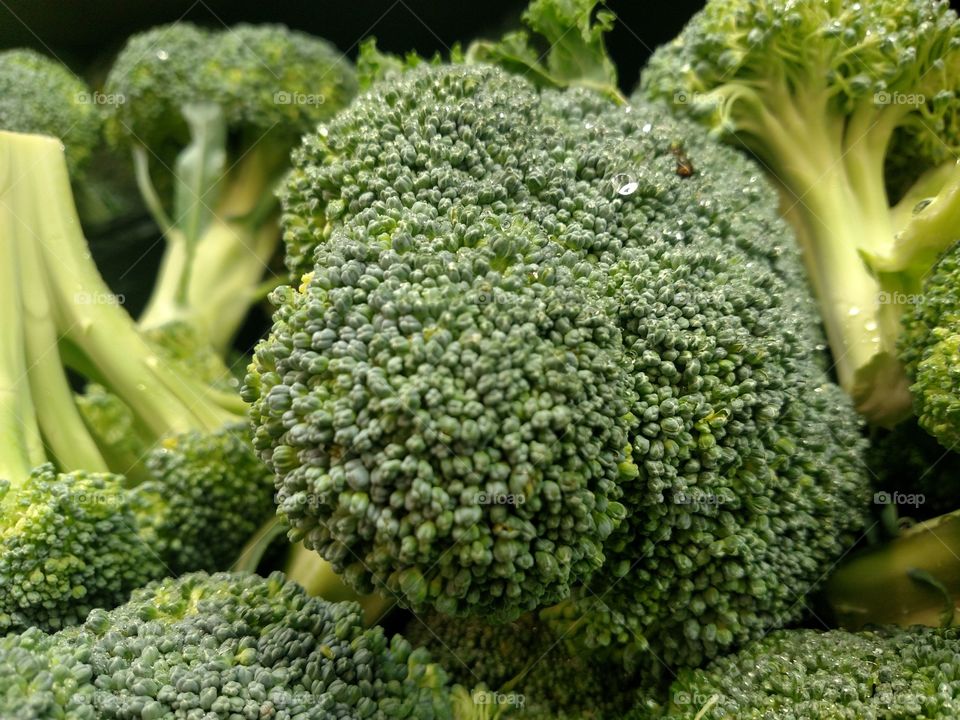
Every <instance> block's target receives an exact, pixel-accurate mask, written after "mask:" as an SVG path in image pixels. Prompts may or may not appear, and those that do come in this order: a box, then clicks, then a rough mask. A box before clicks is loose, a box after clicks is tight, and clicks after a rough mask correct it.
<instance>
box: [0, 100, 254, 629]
mask: <svg viewBox="0 0 960 720" xmlns="http://www.w3.org/2000/svg"><path fill="white" fill-rule="evenodd" d="M24 101H25V102H29V97H26V98H25V100H24ZM0 155H2V157H3V160H4V167H5V168H6V169H7V173H6V174H5V175H4V178H5V180H6V181H5V182H4V183H3V185H2V186H0V224H2V227H3V228H4V243H3V252H4V254H5V257H4V261H3V263H2V265H3V271H4V272H5V273H7V274H8V275H9V277H8V278H7V279H6V280H5V282H4V283H3V284H2V285H3V287H2V291H3V293H5V295H4V300H3V302H2V303H0V305H2V308H3V312H4V317H5V321H4V325H5V329H6V330H7V331H8V332H9V337H8V338H7V339H6V341H5V342H4V350H5V352H6V355H5V356H4V358H3V363H4V367H3V368H2V370H3V372H2V377H3V394H4V397H5V399H6V398H9V402H8V403H7V404H6V407H4V408H3V410H2V414H3V416H4V417H3V418H2V420H0V422H3V423H4V425H5V427H6V428H7V429H6V430H5V431H4V433H3V438H4V442H5V446H4V448H3V465H4V467H3V468H2V472H0V478H2V483H3V489H2V495H3V497H2V500H0V502H2V504H3V514H2V516H0V517H2V523H0V529H2V532H0V541H2V544H3V547H2V550H0V558H2V570H0V629H2V630H4V631H6V630H10V629H18V628H22V627H24V626H29V625H39V626H42V627H45V628H56V627H59V626H62V625H68V624H71V623H76V622H78V621H80V620H82V619H83V617H84V616H85V614H86V613H87V612H88V611H89V610H90V609H91V608H94V607H109V606H113V605H115V604H116V603H118V602H121V601H123V600H124V599H125V598H126V597H127V596H128V594H129V592H130V590H131V589H132V588H134V587H137V586H139V585H141V584H143V583H144V582H145V581H146V580H148V579H151V578H157V577H162V576H163V575H164V574H166V573H168V572H170V571H171V570H170V568H171V567H173V566H175V567H176V568H177V569H178V570H190V569H197V568H196V567H191V566H190V563H192V562H194V561H198V560H199V559H203V560H204V561H206V559H208V558H209V559H210V561H211V562H212V561H213V560H214V558H215V559H216V560H217V562H225V561H226V558H224V557H223V556H224V555H225V552H226V550H225V549H226V548H228V547H229V546H230V545H231V544H232V545H233V547H234V548H239V547H240V546H241V545H242V544H243V543H244V541H245V540H246V539H247V537H248V535H249V534H250V533H251V532H252V530H253V529H254V528H256V527H257V526H258V525H259V524H260V523H261V522H263V520H265V519H266V518H267V517H269V516H270V514H271V513H272V510H273V507H272V487H271V482H270V474H269V471H268V470H267V469H266V467H265V466H263V464H262V463H260V462H259V461H258V460H257V458H256V456H255V455H254V453H253V449H252V447H250V445H249V443H248V442H246V441H245V440H244V441H242V442H241V441H238V440H237V436H236V435H235V434H234V433H233V432H231V430H232V428H235V427H236V425H237V424H238V423H243V422H244V420H245V417H244V415H245V413H244V410H245V408H244V405H243V403H242V401H241V400H240V399H239V398H238V397H237V396H236V395H235V394H233V395H228V394H226V393H224V392H222V391H219V390H216V389H215V388H211V387H209V386H208V385H207V384H206V383H204V382H203V381H202V380H198V379H197V378H195V377H193V376H192V374H191V373H189V372H187V371H184V370H183V369H182V368H180V367H179V366H178V365H177V364H175V363H172V362H167V361H165V360H164V358H163V357H162V355H160V354H159V353H157V352H156V351H155V350H154V348H153V346H152V345H151V344H150V343H148V342H147V341H146V340H145V339H144V338H143V337H142V336H141V335H139V334H138V332H137V330H136V328H135V326H134V324H133V322H132V320H131V319H130V318H129V316H127V314H126V313H125V312H124V310H123V309H122V308H121V307H120V306H119V303H118V301H117V298H115V297H114V296H113V295H112V294H111V293H110V291H109V289H108V288H107V286H106V285H105V283H104V282H103V280H102V279H101V278H100V276H99V274H98V273H97V270H96V267H95V266H94V265H93V261H92V260H91V258H90V254H89V250H88V247H87V245H86V242H85V240H84V238H83V236H82V234H81V233H80V224H79V220H78V219H77V215H76V210H75V208H74V206H73V201H72V194H71V189H70V183H69V179H68V174H67V166H66V163H65V160H64V154H63V149H62V147H61V145H60V142H59V141H58V140H55V139H52V138H49V137H45V136H42V135H34V134H24V133H12V132H5V131H3V132H0ZM67 369H69V370H71V371H73V372H75V373H77V374H78V375H79V376H80V377H81V378H82V379H86V380H91V381H95V382H98V383H100V384H101V385H102V386H103V387H104V388H105V391H106V392H108V393H110V394H111V395H114V396H116V397H117V398H118V399H119V401H120V402H122V403H123V405H124V406H125V407H126V408H128V409H129V411H130V416H129V419H130V424H131V429H132V430H133V431H134V432H135V433H136V434H137V435H138V437H139V438H140V439H141V440H142V441H143V442H144V443H145V447H146V448H148V449H149V452H148V453H147V455H146V456H145V457H143V456H141V457H138V458H136V460H137V462H138V464H140V465H142V467H141V468H140V469H139V470H137V471H134V470H131V468H130V466H129V465H127V464H125V463H126V461H127V459H128V458H124V457H122V454H119V455H113V454H111V453H104V452H102V451H101V447H100V446H99V445H98V444H97V442H96V440H95V439H94V437H93V436H92V435H91V433H90V432H89V430H88V429H87V427H86V426H85V424H84V420H83V418H82V416H81V413H80V412H79V411H78V408H77V403H76V399H75V397H74V394H73V391H72V388H71V385H70V383H69V382H68V380H67V374H66V371H67ZM127 449H129V448H127ZM211 460H216V462H211ZM111 471H112V472H111ZM128 471H130V472H129V474H128ZM148 473H150V474H151V477H152V478H153V480H154V481H155V483H157V484H156V485H153V486H151V487H152V488H153V490H152V495H150V496H148V495H146V494H145V493H147V492H148V491H149V488H140V487H131V485H133V484H134V483H135V482H136V481H137V480H142V479H143V477H144V476H145V475H146V474H148ZM124 475H126V476H127V477H123V476H124ZM198 497H201V498H203V502H204V503H205V504H206V505H205V511H204V513H203V514H198V513H196V512H195V511H193V510H191V511H189V512H186V513H185V514H181V513H184V509H185V508H186V506H187V505H189V504H190V503H195V502H196V501H197V498H198ZM238 498H243V499H244V500H245V503H241V502H239V501H238ZM148 499H149V500H150V501H149V502H148V501H147V500H148ZM213 501H216V503H217V504H214V502H213ZM237 513H239V514H237ZM158 515H159V517H158ZM201 516H204V517H208V518H210V517H214V516H217V517H218V520H217V522H211V523H209V524H208V525H206V526H202V527H201V526H199V525H198V519H199V518H200V517H201ZM211 531H215V533H216V534H213V535H211V534H209V533H210V532H211ZM164 533H166V534H167V536H163V534H164ZM187 543H189V544H194V543H195V544H196V547H194V548H191V547H187V546H186V544H187ZM212 569H216V567H213V568H212Z"/></svg>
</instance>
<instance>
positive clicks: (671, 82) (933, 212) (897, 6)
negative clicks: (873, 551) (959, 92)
mask: <svg viewBox="0 0 960 720" xmlns="http://www.w3.org/2000/svg"><path fill="white" fill-rule="evenodd" d="M958 67H960V23H958V22H957V17H956V15H955V13H954V12H953V11H952V10H951V9H950V8H949V5H948V3H946V2H931V1H930V0H910V1H909V2H899V0H879V1H877V2H863V3H846V2H841V1H840V0H826V1H825V2H802V3H796V2H792V0H791V1H786V0H763V1H760V0H710V2H708V3H707V5H706V7H705V8H704V9H703V10H702V11H701V12H699V13H698V14H697V15H695V16H694V18H693V19H692V20H691V21H690V23H689V24H688V25H687V27H686V28H685V29H684V30H683V32H682V33H681V34H680V36H679V37H678V38H677V39H676V40H674V41H673V42H672V43H670V44H668V45H665V46H664V47H662V48H660V49H659V50H658V51H657V52H656V53H654V56H653V57H652V58H651V60H650V62H649V65H648V66H647V68H646V70H645V71H644V73H643V75H642V83H641V87H642V90H643V91H644V92H645V93H646V94H648V95H650V96H653V97H656V98H663V99H666V100H667V101H669V102H671V103H672V104H673V107H674V109H675V110H676V111H677V112H682V113H686V114H690V115H692V116H694V117H697V118H698V119H700V120H701V121H703V122H705V123H706V124H708V125H709V126H710V127H711V128H713V129H714V131H715V132H716V133H717V134H719V135H721V136H723V137H725V138H726V139H728V140H730V141H731V142H732V143H734V144H736V145H737V146H741V147H744V148H746V149H748V150H749V151H750V152H752V153H753V154H755V155H756V156H757V157H759V159H760V160H761V161H762V163H763V164H764V165H765V167H766V168H767V169H768V170H769V171H770V174H771V175H772V176H773V177H774V178H775V179H776V180H777V182H778V183H779V184H780V186H781V189H782V191H783V198H784V208H785V212H786V215H787V216H788V217H789V218H790V220H791V221H792V222H793V224H794V225H795V229H796V230H797V239H798V242H799V243H800V245H801V246H802V248H803V250H804V257H805V261H806V264H807V268H808V272H809V275H810V278H811V281H812V284H813V287H814V290H815V291H816V293H817V295H818V298H819V302H820V308H821V314H822V317H823V321H824V324H825V326H826V330H827V336H828V338H829V341H830V346H831V349H832V352H833V361H834V365H835V369H836V372H837V375H838V377H839V380H840V383H841V385H842V386H843V387H844V389H846V390H847V391H848V392H849V393H850V394H851V395H852V397H853V398H854V400H855V402H856V404H857V407H858V409H859V410H860V411H861V412H862V413H864V414H865V415H866V416H867V417H868V418H869V419H870V420H872V421H874V422H876V423H879V424H884V425H892V424H895V423H896V422H898V421H899V420H901V419H903V418H904V417H905V416H906V415H908V414H909V412H910V393H909V390H908V382H907V379H906V376H905V374H904V371H903V367H902V365H901V363H900V361H899V359H898V352H897V338H898V336H899V334H900V332H901V324H900V319H901V316H902V315H903V313H904V311H905V309H906V307H907V304H908V303H907V301H904V300H901V298H905V297H910V296H911V295H915V294H918V293H920V291H921V290H920V283H921V281H922V279H923V277H924V276H925V275H926V273H927V272H928V271H929V269H930V267H931V265H932V264H933V262H934V261H935V259H936V257H937V255H938V254H939V252H941V251H942V250H943V249H945V247H947V246H949V244H952V242H953V241H954V240H955V239H956V235H955V233H954V231H953V227H954V226H955V222H954V219H953V218H954V216H955V215H956V214H957V210H956V205H957V200H956V197H955V196H956V195H957V194H956V193H955V192H954V190H953V189H954V188H955V187H956V185H957V182H958V179H960V173H954V174H952V175H951V176H950V178H949V182H947V184H946V185H945V187H944V188H943V190H942V192H941V195H940V199H939V200H937V201H935V202H933V203H929V204H928V207H925V208H923V209H922V210H920V211H919V212H917V213H916V214H915V215H914V216H912V217H909V218H908V219H907V221H906V223H905V224H902V225H900V224H898V223H896V222H895V220H894V216H893V215H892V214H891V208H890V204H891V203H890V199H889V197H888V195H887V189H886V186H887V182H886V180H887V178H886V177H885V175H884V168H885V165H889V164H890V163H888V158H889V157H896V156H898V155H899V154H900V153H903V155H904V157H905V158H909V162H911V163H913V164H914V166H915V167H920V168H924V167H927V166H929V165H930V164H931V163H933V164H935V163H938V162H941V161H942V160H943V159H945V158H948V157H951V155H953V154H954V152H953V150H951V148H955V147H956V146H957V139H958V137H960V136H958V135H957V134H956V133H954V134H953V135H949V134H947V132H948V131H950V128H955V127H956V119H955V116H956V114H957V108H958V107H960V106H958V103H957V102H956V100H955V90H956V89H957V87H956V74H957V73H956V71H957V68H958ZM951 164H952V160H951ZM894 165H895V164H894ZM892 179H893V180H894V183H893V184H900V185H902V184H903V182H904V181H903V178H902V177H897V178H892Z"/></svg>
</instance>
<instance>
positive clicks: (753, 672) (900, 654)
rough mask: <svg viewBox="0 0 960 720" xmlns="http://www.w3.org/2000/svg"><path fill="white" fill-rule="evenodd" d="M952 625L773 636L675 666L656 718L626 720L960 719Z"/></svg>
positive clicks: (957, 639) (958, 647)
mask: <svg viewBox="0 0 960 720" xmlns="http://www.w3.org/2000/svg"><path fill="white" fill-rule="evenodd" d="M958 652H960V634H958V631H957V630H956V629H955V628H951V629H946V630H943V629H934V628H924V627H914V628H909V629H905V628H899V627H893V628H891V627H879V628H875V629H873V630H869V631H864V632H859V633H848V632H844V631H840V630H833V631H829V632H819V631H816V630H782V631H779V632H775V633H771V634H770V635H768V636H767V637H765V638H763V639H762V640H757V641H756V642H754V643H752V644H750V645H748V646H746V647H745V648H743V649H742V650H740V651H739V652H737V653H736V654H733V655H728V656H726V657H722V658H718V659H717V660H714V661H713V662H712V663H711V664H710V665H709V666H707V667H706V668H705V669H702V670H684V671H682V672H681V673H680V675H679V677H678V678H677V679H676V680H675V681H674V683H673V685H672V686H671V688H670V695H669V700H668V702H667V703H666V705H665V706H664V707H663V708H661V711H660V712H656V711H651V710H650V709H649V708H640V709H639V710H638V711H637V713H636V714H635V715H631V716H630V717H631V720H653V719H654V718H670V719H671V720H727V719H728V718H737V720H761V719H763V720H766V719H767V718H777V719H778V720H808V719H809V718H818V719H822V720H826V719H827V718H829V719H830V720H847V719H849V720H880V719H881V718H948V717H956V716H957V714H958V713H960V680H958V678H957V673H956V671H955V664H956V657H957V653H958Z"/></svg>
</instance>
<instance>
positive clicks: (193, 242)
mask: <svg viewBox="0 0 960 720" xmlns="http://www.w3.org/2000/svg"><path fill="white" fill-rule="evenodd" d="M355 85H356V81H355V78H354V73H353V68H352V65H351V64H350V62H349V61H348V60H347V59H346V58H345V57H343V56H342V55H340V53H338V52H337V51H336V49H335V48H334V47H333V46H331V45H330V44H329V43H327V42H326V41H324V40H321V39H319V38H315V37H311V36H309V35H306V34H303V33H299V32H296V31H293V30H289V29H287V28H286V27H283V26H279V25H257V26H252V25H238V26H236V27H233V28H229V29H223V30H220V31H209V30H205V29H201V28H198V27H196V26H193V25H191V24H190V23H184V22H178V23H176V24H174V25H167V26H160V27H157V28H154V29H152V30H149V31H147V32H144V33H140V34H138V35H134V36H133V37H132V38H130V40H129V41H128V42H127V45H126V46H125V47H124V49H123V50H122V51H121V52H120V54H119V56H118V57H117V59H116V61H115V62H114V65H113V67H112V69H111V71H110V74H109V76H108V78H107V81H106V85H105V92H106V93H109V94H111V95H114V96H117V97H122V98H123V102H122V103H116V104H114V105H112V106H110V110H111V112H110V114H109V115H108V117H107V120H106V134H107V137H108V139H109V140H111V141H112V143H113V144H114V145H115V146H117V147H120V148H123V149H126V150H128V151H130V152H131V153H132V157H133V162H134V165H135V168H136V174H137V180H138V184H139V186H140V191H141V194H142V195H143V198H144V201H145V203H146V205H147V206H148V207H149V208H150V210H151V211H152V213H153V215H154V217H155V219H156V220H157V222H158V224H159V225H160V227H161V229H162V230H163V231H164V233H165V236H166V240H167V249H166V252H165V255H164V258H163V260H162V263H161V267H160V271H159V276H158V278H157V282H156V285H155V287H154V290H153V293H152V295H151V298H150V300H149V302H148V305H147V308H146V309H145V310H144V313H143V315H142V316H141V318H140V324H141V326H143V327H146V328H155V327H159V326H163V325H165V324H166V323H169V322H171V321H175V320H179V321H183V322H186V323H188V324H190V325H192V326H194V327H196V328H197V329H198V330H199V331H200V334H201V335H202V336H203V337H205V338H208V339H209V341H210V343H211V344H212V345H213V346H214V347H215V348H217V349H218V350H224V349H225V348H226V347H228V346H229V343H230V341H231V340H232V339H233V336H234V334H235V333H236V332H237V330H238V329H239V327H240V325H241V323H242V322H243V319H244V318H245V317H246V314H247V311H248V310H249V309H250V307H251V305H252V304H253V303H254V302H255V301H256V300H257V295H258V293H259V292H260V285H261V282H262V280H263V278H264V275H265V271H267V269H268V267H269V264H270V261H271V259H272V257H273V254H274V252H275V250H276V247H277V245H278V243H279V234H280V231H279V228H278V226H277V212H276V200H275V198H274V196H273V191H274V185H275V184H276V183H277V182H278V181H279V179H280V178H281V177H282V176H283V174H284V172H285V171H286V169H287V168H288V163H289V153H290V149H291V148H292V147H293V145H294V143H295V142H296V141H297V140H298V139H299V137H300V135H301V134H302V133H304V132H307V131H309V130H312V129H313V128H314V127H315V125H316V123H317V122H319V121H321V120H323V119H325V118H328V117H330V116H331V115H332V114H333V113H334V112H336V111H337V110H338V109H340V108H341V107H343V106H344V105H345V104H346V103H347V102H348V101H349V99H350V98H351V96H352V95H353V93H354V90H355Z"/></svg>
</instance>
